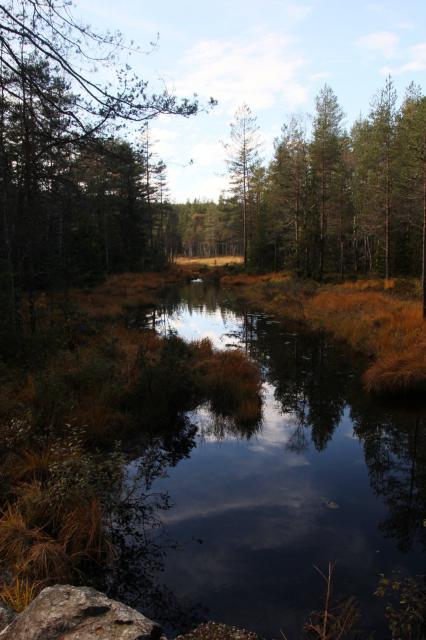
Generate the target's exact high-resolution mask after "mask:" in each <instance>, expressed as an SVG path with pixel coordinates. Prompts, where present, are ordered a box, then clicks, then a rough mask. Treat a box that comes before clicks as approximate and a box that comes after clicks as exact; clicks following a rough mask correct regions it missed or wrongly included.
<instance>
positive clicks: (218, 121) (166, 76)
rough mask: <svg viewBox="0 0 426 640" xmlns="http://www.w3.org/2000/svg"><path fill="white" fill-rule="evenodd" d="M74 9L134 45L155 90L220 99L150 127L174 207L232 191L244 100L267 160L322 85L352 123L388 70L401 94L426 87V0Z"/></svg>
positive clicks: (138, 3)
mask: <svg viewBox="0 0 426 640" xmlns="http://www.w3.org/2000/svg"><path fill="white" fill-rule="evenodd" d="M75 14H76V15H78V16H81V17H82V18H83V19H84V22H87V23H90V24H91V25H92V26H93V27H95V28H96V29H98V30H105V29H109V30H117V29H118V30H120V31H121V32H122V34H123V35H124V36H125V38H126V39H127V40H128V41H132V40H133V41H134V42H135V44H137V45H139V46H140V49H141V51H140V52H139V53H135V54H133V55H132V57H131V58H130V59H129V62H130V64H131V66H132V68H133V70H134V71H135V72H136V73H137V74H138V75H140V76H141V77H142V78H143V79H144V80H147V81H149V86H150V87H151V88H152V90H153V91H155V90H158V89H161V88H164V87H167V88H168V89H169V90H170V91H173V92H175V93H176V94H177V95H178V96H182V97H191V96H192V95H193V94H194V93H195V94H197V96H198V98H199V100H200V103H201V104H207V102H208V100H209V98H210V97H211V96H212V97H213V98H215V99H216V100H217V101H218V104H217V106H216V107H215V108H214V109H212V110H211V111H209V112H201V113H199V114H198V115H197V116H195V117H192V118H190V119H183V118H179V117H176V116H161V117H160V118H157V119H155V120H153V121H152V123H151V132H152V140H153V142H155V143H156V144H155V148H156V151H157V153H158V155H159V157H161V158H162V159H163V160H164V161H165V163H166V164H167V166H168V182H169V189H170V194H171V199H172V200H173V201H176V202H185V201H186V200H187V199H190V200H192V199H194V198H203V199H213V200H217V198H218V197H219V194H220V192H221V191H222V190H224V189H226V186H227V177H226V163H225V152H224V148H223V142H226V141H227V140H228V139H229V131H230V123H231V122H232V120H233V116H234V113H235V110H236V109H237V108H238V106H240V105H241V104H242V103H244V102H245V103H247V104H248V105H249V106H250V108H251V110H252V112H253V114H254V115H255V116H256V117H257V119H258V124H259V126H260V131H261V139H262V144H263V149H262V153H263V157H264V159H265V161H266V162H267V161H268V160H269V159H270V158H271V154H272V152H273V141H274V139H275V138H276V137H277V136H279V134H280V130H281V127H282V125H283V124H284V123H285V122H286V121H288V120H289V118H290V117H291V115H293V114H297V115H300V116H302V117H303V118H305V117H306V116H307V114H313V113H314V110H315V96H316V95H317V94H318V92H319V91H320V89H321V88H322V86H323V85H324V83H327V84H329V85H330V86H331V87H332V89H333V91H334V92H335V93H336V95H337V97H338V99H339V102H340V105H341V106H342V108H343V111H344V113H345V123H346V126H347V127H348V128H349V127H350V126H351V124H352V123H353V121H354V120H355V119H356V118H357V117H358V116H359V115H360V114H361V113H362V114H364V115H366V114H368V111H369V108H370V103H371V100H372V98H373V96H374V95H375V93H376V92H377V91H378V90H379V89H380V88H381V87H382V86H383V85H384V82H385V79H386V76H387V75H389V74H391V75H392V77H393V80H394V83H395V86H396V88H397V90H398V94H399V96H400V98H402V97H403V95H404V92H405V88H406V87H407V85H408V84H409V83H410V81H412V80H413V81H415V82H416V83H418V84H420V85H421V86H422V88H423V90H425V91H426V0H405V1H404V2H402V1H401V0H385V1H383V2H380V1H379V2H370V1H368V0H306V2H305V1H304V0H301V1H297V0H293V1H291V0H245V1H243V0H212V1H209V2H206V0H204V1H200V0H196V1H195V0H157V1H153V0H150V1H149V2H147V1H145V0H76V10H75ZM157 33H159V39H158V43H157V45H156V46H155V47H154V48H151V47H150V44H149V43H150V42H153V41H155V40H156V38H157ZM147 51H149V53H148V54H147V53H146V52H147ZM309 122H310V121H309V118H308V117H306V123H307V128H308V129H309ZM131 135H132V137H133V136H134V137H135V138H137V137H138V135H139V134H138V132H137V131H134V132H132V134H131ZM191 161H192V162H191Z"/></svg>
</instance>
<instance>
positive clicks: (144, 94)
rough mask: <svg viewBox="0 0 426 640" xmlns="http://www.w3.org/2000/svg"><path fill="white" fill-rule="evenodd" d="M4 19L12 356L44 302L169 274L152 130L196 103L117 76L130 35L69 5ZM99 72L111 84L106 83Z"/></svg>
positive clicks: (5, 319) (3, 261)
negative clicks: (99, 24) (141, 275)
mask: <svg viewBox="0 0 426 640" xmlns="http://www.w3.org/2000/svg"><path fill="white" fill-rule="evenodd" d="M0 15H1V25H0V167H1V170H0V194H1V195H0V198H1V199H0V215H1V231H0V281H1V300H0V306H1V327H0V329H1V334H2V336H3V338H5V346H6V347H7V344H8V342H9V339H10V336H11V335H12V334H14V335H15V337H16V336H19V334H20V333H21V332H22V325H23V323H24V322H27V323H28V325H29V326H30V329H31V332H32V333H34V332H35V331H36V326H37V305H36V297H37V295H38V294H39V293H40V292H41V291H44V292H47V293H48V292H53V291H62V292H63V291H66V290H67V288H68V287H69V286H71V285H83V284H90V283H94V282H96V281H98V280H99V279H100V278H101V277H102V276H104V275H106V274H108V273H116V272H120V271H135V270H143V269H153V268H162V267H163V266H164V265H165V263H166V261H167V259H168V257H169V256H172V255H173V253H174V251H175V248H176V244H177V239H176V225H177V219H176V211H175V210H174V209H172V208H171V207H170V205H169V204H168V202H167V199H168V198H167V184H166V182H167V181H166V167H165V164H164V163H163V162H162V161H161V160H160V159H159V158H158V157H157V156H156V154H155V149H154V145H153V141H152V139H151V134H150V131H149V121H150V120H152V119H153V118H155V117H157V116H158V115H159V114H173V115H178V116H183V117H188V116H190V115H193V114H195V113H196V112H197V110H198V103H197V101H196V100H195V99H194V100H188V99H186V98H183V99H178V98H177V97H176V96H174V95H173V94H170V93H169V92H168V91H167V90H164V91H163V92H162V93H155V92H150V90H149V88H148V84H147V82H146V81H144V80H142V79H140V78H138V77H135V76H134V75H133V73H132V71H131V70H130V67H129V65H128V63H127V62H125V63H123V64H120V61H119V54H120V53H123V52H124V53H126V52H128V47H127V45H126V44H125V43H124V42H123V39H122V37H121V35H120V34H116V35H111V34H104V35H102V34H100V33H98V32H96V31H93V30H92V29H91V28H90V27H88V26H84V25H82V24H81V23H80V22H79V20H77V19H74V18H73V16H72V14H71V13H70V7H69V6H68V5H67V4H65V5H63V4H62V3H57V2H48V3H43V2H39V1H38V0H34V1H29V2H26V3H22V5H21V4H20V3H14V2H10V3H6V4H1V5H0ZM153 46H155V43H154V44H153ZM94 66H96V67H98V68H99V69H101V70H102V71H103V74H104V76H102V74H101V77H105V73H106V72H107V73H108V76H109V77H111V78H113V77H114V79H113V80H111V81H109V82H105V83H104V82H102V81H101V80H99V79H97V77H96V74H94V73H92V67H94ZM82 70H86V71H87V72H85V71H82ZM12 342H13V341H12ZM15 344H16V343H15Z"/></svg>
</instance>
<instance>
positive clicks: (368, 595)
mask: <svg viewBox="0 0 426 640" xmlns="http://www.w3.org/2000/svg"><path fill="white" fill-rule="evenodd" d="M141 313H142V312H141ZM142 315H143V316H144V317H143V318H142V317H139V318H137V319H135V318H134V319H133V322H138V323H139V324H142V325H143V323H144V322H145V323H148V324H149V325H150V326H152V327H154V326H155V327H156V329H157V331H159V332H162V333H167V332H170V331H174V332H177V333H178V335H180V336H182V337H184V338H185V339H200V338H203V337H209V338H210V339H211V340H212V342H213V344H214V345H215V346H216V347H217V348H220V349H232V348H236V347H240V348H242V349H244V350H245V351H246V352H247V354H248V356H249V357H251V358H253V359H254V360H256V361H257V362H258V363H259V365H260V367H261V370H262V376H263V417H262V421H261V424H258V425H256V427H255V428H253V429H247V430H244V429H241V428H240V429H237V428H236V427H235V426H234V425H232V424H223V422H221V421H220V420H218V419H217V418H216V417H215V416H214V415H212V414H211V413H210V411H209V408H208V407H200V408H199V410H197V411H196V412H194V413H193V414H191V415H190V416H189V419H190V422H191V423H192V424H194V425H196V427H197V429H196V435H195V446H194V447H193V448H192V449H190V450H189V451H188V450H187V451H186V454H185V456H182V457H181V459H180V460H179V457H178V458H177V459H175V460H174V461H173V464H171V465H170V466H169V468H168V469H167V475H166V476H165V477H161V478H159V479H157V480H156V481H155V482H154V489H155V490H156V491H158V492H167V493H168V495H169V496H170V500H171V504H172V506H171V508H170V509H169V510H166V511H164V513H163V515H162V520H163V522H164V526H165V530H166V531H167V534H168V535H169V536H170V538H171V539H173V540H174V541H175V542H176V549H173V550H169V551H168V553H167V556H166V558H165V561H164V573H163V576H162V581H163V582H164V584H165V585H167V587H168V588H169V589H170V590H171V591H173V592H174V593H175V594H177V595H178V597H179V600H180V601H181V602H182V603H184V604H185V606H188V607H191V606H197V605H201V607H203V608H204V611H205V617H206V618H207V619H211V620H215V621H218V622H225V623H227V624H232V625H236V626H241V627H245V628H248V629H251V630H254V631H257V632H258V633H259V634H261V635H262V636H264V637H265V638H278V637H281V634H280V631H282V632H284V633H285V634H286V635H287V637H288V638H289V639H291V638H296V637H299V635H300V630H301V628H302V625H303V622H304V621H305V620H306V619H307V616H308V615H309V612H310V611H312V610H313V609H316V608H318V607H319V606H320V602H321V596H322V593H323V583H322V579H321V577H320V576H319V574H318V572H317V571H316V570H315V568H314V567H319V568H320V569H322V570H325V569H326V567H327V565H328V562H329V561H333V562H336V563H337V564H336V569H335V582H334V592H335V595H336V597H339V598H340V597H341V598H343V597H347V596H349V595H353V596H355V597H356V598H357V599H358V601H359V603H360V605H361V608H362V611H363V619H362V625H363V627H364V629H373V628H376V629H379V636H380V637H383V636H382V635H381V633H382V632H383V628H382V627H381V626H380V625H381V624H383V623H382V622H380V620H382V604H381V603H380V602H379V601H377V599H376V598H375V597H374V596H373V592H374V590H375V587H376V585H377V580H378V575H379V574H380V573H385V574H390V573H391V572H392V570H399V571H401V572H403V573H404V572H411V573H414V574H415V573H421V572H422V571H424V570H425V565H424V550H425V546H426V545H425V543H426V528H425V522H424V520H425V518H426V419H425V412H424V410H422V408H419V407H413V408H411V409H407V408H406V407H405V408H404V409H401V408H400V407H399V406H398V405H396V404H393V405H386V404H382V403H379V402H378V401H375V400H374V399H372V398H371V397H369V396H368V395H367V394H365V393H364V391H363V389H362V384H361V371H362V368H363V367H364V366H365V361H362V359H361V358H359V357H356V356H355V355H354V354H353V353H351V351H350V350H349V349H348V348H347V347H345V345H342V344H339V343H337V342H336V341H335V340H333V339H331V338H330V337H328V336H326V335H324V334H321V333H315V332H309V331H306V330H301V328H300V326H299V327H295V326H292V325H288V324H287V323H281V322H277V321H276V320H274V319H273V318H269V317H268V316H266V315H264V314H262V313H256V312H254V311H253V310H250V312H249V311H248V310H247V309H246V308H245V307H244V304H242V303H241V302H238V301H237V300H235V299H234V296H233V294H232V293H230V292H227V291H226V290H220V289H216V288H214V287H212V286H207V285H204V284H203V283H193V284H192V285H189V286H187V287H183V288H181V289H173V290H171V291H169V292H168V294H167V295H166V296H165V297H164V299H163V301H162V303H161V304H160V305H159V306H158V307H157V308H156V309H155V310H154V311H152V310H151V311H150V312H149V313H148V314H146V310H145V311H144V312H143V314H142ZM177 460H178V461H177ZM380 630H381V631H380Z"/></svg>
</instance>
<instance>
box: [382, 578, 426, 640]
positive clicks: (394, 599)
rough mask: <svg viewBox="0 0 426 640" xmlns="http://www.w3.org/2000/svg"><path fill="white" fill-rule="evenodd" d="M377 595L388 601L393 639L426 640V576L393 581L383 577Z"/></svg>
mask: <svg viewBox="0 0 426 640" xmlns="http://www.w3.org/2000/svg"><path fill="white" fill-rule="evenodd" d="M375 595H376V596H378V597H379V598H383V599H384V600H385V603H386V604H385V615H386V618H387V621H388V626H389V631H390V633H391V637H392V638H393V640H424V638H425V637H426V582H425V576H401V575H399V574H398V573H394V574H393V576H392V577H391V578H387V577H385V576H384V575H383V574H381V575H380V579H379V584H378V586H377V589H376V591H375Z"/></svg>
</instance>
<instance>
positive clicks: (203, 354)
mask: <svg viewBox="0 0 426 640" xmlns="http://www.w3.org/2000/svg"><path fill="white" fill-rule="evenodd" d="M196 346H197V361H196V369H197V373H199V374H200V376H201V378H202V385H203V387H204V388H205V393H206V396H208V397H209V398H210V399H211V403H212V406H213V409H214V410H216V411H217V412H218V413H222V414H225V415H231V416H232V417H233V418H234V420H235V421H236V422H237V423H241V424H246V423H255V422H257V421H259V420H260V418H261V410H262V401H261V393H260V390H261V378H260V372H259V368H258V367H257V365H256V364H255V363H254V362H252V361H251V360H249V359H248V358H247V356H246V355H245V354H244V353H243V352H242V351H240V350H237V349H236V350H233V351H215V350H214V349H213V348H212V346H211V343H210V342H209V340H202V341H201V342H200V343H198V344H197V345H196Z"/></svg>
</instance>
